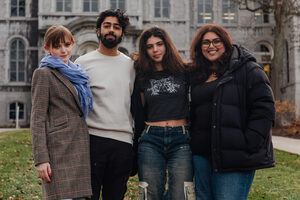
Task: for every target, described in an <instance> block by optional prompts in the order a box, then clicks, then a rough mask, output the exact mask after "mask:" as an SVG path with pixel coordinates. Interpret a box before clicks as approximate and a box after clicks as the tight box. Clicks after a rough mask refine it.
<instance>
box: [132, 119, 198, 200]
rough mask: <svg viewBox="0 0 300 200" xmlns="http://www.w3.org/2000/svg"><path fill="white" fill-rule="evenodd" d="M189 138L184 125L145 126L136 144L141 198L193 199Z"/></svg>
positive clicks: (154, 199)
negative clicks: (137, 144) (137, 145)
mask: <svg viewBox="0 0 300 200" xmlns="http://www.w3.org/2000/svg"><path fill="white" fill-rule="evenodd" d="M189 140H190V139H189V130H188V127H187V126H178V127H158V126H148V125H146V128H145V130H144V132H143V134H142V136H141V139H140V143H139V147H138V166H139V168H138V174H139V181H140V182H139V199H140V200H183V199H186V200H190V199H193V200H194V199H195V190H194V184H193V166H192V154H191V151H190V146H189ZM167 182H168V188H167V189H166V183H167Z"/></svg>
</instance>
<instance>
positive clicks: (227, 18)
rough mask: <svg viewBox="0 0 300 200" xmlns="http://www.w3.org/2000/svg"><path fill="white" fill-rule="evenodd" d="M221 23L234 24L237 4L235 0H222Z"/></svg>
mask: <svg viewBox="0 0 300 200" xmlns="http://www.w3.org/2000/svg"><path fill="white" fill-rule="evenodd" d="M222 12H223V16H222V18H223V20H222V21H223V23H224V24H235V23H237V5H236V3H235V1H232V0H223V1H222Z"/></svg>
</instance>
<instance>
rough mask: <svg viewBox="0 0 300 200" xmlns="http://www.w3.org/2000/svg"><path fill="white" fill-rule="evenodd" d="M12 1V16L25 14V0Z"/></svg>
mask: <svg viewBox="0 0 300 200" xmlns="http://www.w3.org/2000/svg"><path fill="white" fill-rule="evenodd" d="M10 2H11V4H10V16H12V17H22V16H25V0H11V1H10Z"/></svg>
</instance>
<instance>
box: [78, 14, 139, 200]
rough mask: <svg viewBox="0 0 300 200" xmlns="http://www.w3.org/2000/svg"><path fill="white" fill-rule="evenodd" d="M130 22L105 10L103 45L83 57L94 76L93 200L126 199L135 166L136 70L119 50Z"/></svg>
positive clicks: (101, 26)
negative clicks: (132, 99) (132, 110)
mask: <svg viewBox="0 0 300 200" xmlns="http://www.w3.org/2000/svg"><path fill="white" fill-rule="evenodd" d="M128 25H129V18H128V16H127V15H126V14H124V12H122V11H120V10H106V11H103V12H101V13H100V15H99V16H98V18H97V36H98V38H99V41H100V44H99V48H98V49H97V50H95V51H92V52H89V53H87V54H85V55H83V56H81V57H79V58H78V59H77V60H76V61H75V62H76V63H80V64H81V65H82V66H83V67H84V68H85V70H86V72H87V74H88V76H89V77H90V82H89V84H90V87H91V89H92V92H93V95H94V104H93V107H94V110H93V111H92V112H90V113H89V115H88V118H87V124H88V128H89V134H90V154H91V173H92V174H91V176H92V189H93V196H92V199H93V200H94V199H95V200H98V199H99V196H100V190H101V189H102V199H103V200H120V199H123V197H124V194H125V192H126V189H127V188H126V183H127V180H128V178H129V174H130V170H131V167H132V159H133V151H132V137H133V127H132V124H133V123H132V116H131V113H130V97H131V94H132V91H133V84H134V78H135V70H134V68H133V61H132V60H131V59H130V58H129V57H127V56H126V55H124V54H123V53H121V52H119V51H118V45H119V43H120V42H121V41H122V38H123V37H124V34H125V30H126V27H127V26H128Z"/></svg>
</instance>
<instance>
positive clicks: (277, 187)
mask: <svg viewBox="0 0 300 200" xmlns="http://www.w3.org/2000/svg"><path fill="white" fill-rule="evenodd" d="M275 156H276V164H277V166H276V167H274V168H270V169H265V170H258V171H257V172H256V175H255V179H254V183H253V185H252V188H251V191H250V195H249V198H248V199H250V200H259V199H264V200H299V199H300V156H298V155H294V154H289V153H286V152H282V151H277V150H276V151H275ZM40 184H41V182H40V180H39V178H38V175H37V173H36V170H35V167H34V165H33V159H32V148H31V137H30V133H29V131H13V132H6V133H0V200H4V199H10V200H17V199H26V200H31V199H41V186H40ZM137 184H138V178H137V176H135V177H133V178H130V180H129V182H128V191H127V193H126V197H125V199H126V200H129V199H137V196H138V192H137ZM228 184H230V183H228Z"/></svg>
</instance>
